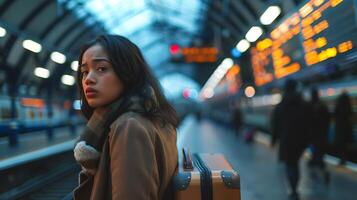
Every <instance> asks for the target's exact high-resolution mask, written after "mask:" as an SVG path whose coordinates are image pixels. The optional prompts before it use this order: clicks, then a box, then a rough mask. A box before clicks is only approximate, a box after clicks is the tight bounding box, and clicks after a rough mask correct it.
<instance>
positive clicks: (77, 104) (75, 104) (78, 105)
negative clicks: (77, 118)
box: [73, 100, 81, 110]
mask: <svg viewBox="0 0 357 200" xmlns="http://www.w3.org/2000/svg"><path fill="white" fill-rule="evenodd" d="M73 109H75V110H80V109H81V101H80V100H75V101H73Z"/></svg>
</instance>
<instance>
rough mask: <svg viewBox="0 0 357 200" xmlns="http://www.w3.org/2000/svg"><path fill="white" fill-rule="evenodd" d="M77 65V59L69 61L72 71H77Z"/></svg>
mask: <svg viewBox="0 0 357 200" xmlns="http://www.w3.org/2000/svg"><path fill="white" fill-rule="evenodd" d="M78 65H79V63H78V60H75V61H73V62H72V63H71V69H72V70H73V71H78V67H79V66H78Z"/></svg>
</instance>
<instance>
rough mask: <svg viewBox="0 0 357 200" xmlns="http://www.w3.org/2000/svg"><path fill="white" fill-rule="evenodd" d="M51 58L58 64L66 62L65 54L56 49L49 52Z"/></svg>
mask: <svg viewBox="0 0 357 200" xmlns="http://www.w3.org/2000/svg"><path fill="white" fill-rule="evenodd" d="M51 60H53V62H56V63H58V64H63V63H65V62H66V56H65V55H63V54H62V53H60V52H58V51H54V52H52V53H51Z"/></svg>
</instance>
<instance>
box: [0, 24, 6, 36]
mask: <svg viewBox="0 0 357 200" xmlns="http://www.w3.org/2000/svg"><path fill="white" fill-rule="evenodd" d="M5 35H6V29H4V28H3V27H1V26H0V37H5Z"/></svg>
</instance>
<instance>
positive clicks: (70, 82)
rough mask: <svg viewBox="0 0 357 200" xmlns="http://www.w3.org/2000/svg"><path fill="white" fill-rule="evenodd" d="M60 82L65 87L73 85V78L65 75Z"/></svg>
mask: <svg viewBox="0 0 357 200" xmlns="http://www.w3.org/2000/svg"><path fill="white" fill-rule="evenodd" d="M61 81H62V83H63V84H65V85H74V83H75V79H74V77H73V76H71V75H67V74H65V75H63V76H62V77H61Z"/></svg>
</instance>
